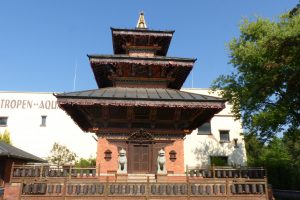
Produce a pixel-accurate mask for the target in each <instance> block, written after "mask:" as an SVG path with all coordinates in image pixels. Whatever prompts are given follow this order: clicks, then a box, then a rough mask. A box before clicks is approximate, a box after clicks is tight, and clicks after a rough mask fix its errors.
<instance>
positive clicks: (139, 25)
mask: <svg viewBox="0 0 300 200" xmlns="http://www.w3.org/2000/svg"><path fill="white" fill-rule="evenodd" d="M136 28H140V29H146V28H147V25H146V21H145V17H144V12H140V16H139V20H138V22H137V24H136Z"/></svg>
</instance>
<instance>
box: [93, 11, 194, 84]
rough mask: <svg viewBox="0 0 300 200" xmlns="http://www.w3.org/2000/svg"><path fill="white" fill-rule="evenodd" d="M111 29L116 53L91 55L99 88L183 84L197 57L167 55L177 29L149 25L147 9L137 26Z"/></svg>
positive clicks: (141, 15) (141, 14)
mask: <svg viewBox="0 0 300 200" xmlns="http://www.w3.org/2000/svg"><path fill="white" fill-rule="evenodd" d="M111 31H112V39H113V47H114V55H97V54H90V55H88V57H89V60H90V64H91V67H92V70H93V72H94V76H95V79H96V81H97V84H98V87H99V88H105V87H146V88H170V89H180V88H181V86H182V85H183V83H184V81H185V80H186V78H187V76H188V75H189V73H190V71H191V70H192V68H193V65H194V63H195V61H196V59H193V58H178V57H167V56H166V54H167V52H168V48H169V45H170V42H171V39H172V36H173V33H174V31H159V30H149V29H147V25H146V21H145V18H144V14H143V13H140V16H139V20H138V22H137V26H136V28H135V29H116V28H111Z"/></svg>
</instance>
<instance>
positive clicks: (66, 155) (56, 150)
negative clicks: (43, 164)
mask: <svg viewBox="0 0 300 200" xmlns="http://www.w3.org/2000/svg"><path fill="white" fill-rule="evenodd" d="M76 157H77V156H76V154H75V153H74V152H72V151H70V150H69V149H68V148H67V147H66V146H64V145H61V144H59V143H56V142H55V143H54V144H53V147H52V149H51V151H50V155H49V156H48V158H47V160H48V161H49V162H50V163H53V164H56V165H57V167H60V166H63V165H65V164H73V163H74V162H75V159H76Z"/></svg>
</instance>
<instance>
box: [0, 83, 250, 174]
mask: <svg viewBox="0 0 300 200" xmlns="http://www.w3.org/2000/svg"><path fill="white" fill-rule="evenodd" d="M183 90H184V91H188V92H194V93H201V94H208V91H207V90H206V89H183ZM209 95H213V96H217V94H209ZM42 115H45V116H47V118H46V126H41V121H42V120H41V116H42ZM2 116H7V117H8V124H7V126H6V127H0V132H4V130H5V129H8V130H9V131H10V134H11V139H12V142H13V145H14V146H16V147H18V148H20V149H23V150H25V151H27V152H29V153H32V154H34V155H36V156H39V157H42V158H45V157H47V156H48V155H49V152H50V150H51V148H52V146H53V143H54V142H59V143H60V144H63V145H66V146H67V147H68V148H69V149H70V150H72V151H74V152H75V153H76V154H77V155H78V156H79V157H84V158H88V157H90V156H93V157H94V156H96V152H97V151H98V153H99V154H100V153H101V152H102V153H103V152H104V151H105V150H106V149H105V145H104V146H101V142H98V145H97V142H96V141H95V140H94V139H93V138H92V135H93V134H92V133H85V132H83V131H82V130H81V129H80V128H79V127H78V126H77V125H76V124H75V123H74V122H73V120H72V119H71V118H70V117H69V116H68V115H67V114H66V113H65V112H64V111H63V110H61V109H59V108H58V107H57V104H56V98H55V96H53V94H52V93H36V92H0V117H2ZM219 130H229V131H230V142H229V143H220V138H219ZM211 133H212V134H210V135H197V130H195V131H193V132H192V134H190V135H188V136H186V138H185V140H184V141H177V142H176V143H174V146H173V147H172V146H167V147H166V149H165V150H166V157H167V158H168V157H169V151H171V150H172V149H175V151H176V153H177V160H176V161H175V162H171V161H170V160H169V159H167V160H168V162H167V167H168V169H167V170H169V171H174V173H176V172H183V170H184V169H183V168H184V166H185V165H189V166H207V165H209V164H210V156H214V155H216V156H218V155H219V156H228V161H229V164H233V163H234V164H237V165H244V164H245V162H246V155H245V146H244V140H243V136H242V135H241V134H240V133H242V128H241V124H240V121H235V120H234V118H233V116H232V114H231V113H230V105H228V104H227V105H226V108H225V109H224V110H223V111H221V112H220V113H218V114H217V115H215V117H214V118H213V119H212V120H211ZM233 139H238V140H237V141H238V148H235V147H234V140H233ZM100 140H101V139H100ZM101 141H102V140H101ZM102 142H103V144H104V143H105V141H102ZM105 144H106V143H105ZM107 145H108V144H107ZM112 156H116V160H117V156H118V153H117V150H116V152H115V153H113V154H112ZM97 157H98V160H97V163H107V161H104V155H98V156H97ZM102 158H103V161H102V160H100V159H102ZM105 166H106V168H107V169H111V170H116V169H117V163H115V164H112V166H110V165H108V164H107V165H106V164H105ZM105 166H104V168H105ZM101 171H102V170H101ZM106 171H107V170H106Z"/></svg>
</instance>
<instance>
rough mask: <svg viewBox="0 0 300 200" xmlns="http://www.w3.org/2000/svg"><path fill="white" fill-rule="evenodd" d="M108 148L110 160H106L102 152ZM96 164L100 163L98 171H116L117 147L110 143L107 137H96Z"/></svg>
mask: <svg viewBox="0 0 300 200" xmlns="http://www.w3.org/2000/svg"><path fill="white" fill-rule="evenodd" d="M108 149H109V150H110V151H111V152H112V154H111V156H112V158H111V160H109V161H106V160H105V159H104V156H105V155H104V152H105V151H106V150H108ZM96 163H97V166H99V165H100V173H107V171H117V170H118V147H117V146H115V145H114V144H110V143H109V142H108V141H107V139H105V138H103V137H99V138H98V145H97V160H96Z"/></svg>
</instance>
